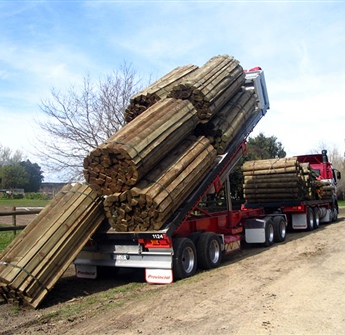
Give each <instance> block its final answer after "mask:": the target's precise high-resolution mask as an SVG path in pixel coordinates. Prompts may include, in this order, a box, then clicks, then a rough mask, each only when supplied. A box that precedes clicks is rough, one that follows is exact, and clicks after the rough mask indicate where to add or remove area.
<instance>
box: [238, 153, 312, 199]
mask: <svg viewBox="0 0 345 335" xmlns="http://www.w3.org/2000/svg"><path fill="white" fill-rule="evenodd" d="M242 171H243V176H244V185H243V195H244V198H245V200H246V201H247V202H248V203H260V202H263V203H265V202H277V200H279V201H285V200H286V201H289V200H307V199H315V193H314V192H313V189H312V181H313V178H314V177H313V172H312V169H311V168H310V166H309V164H308V165H303V164H300V163H299V162H298V161H297V159H296V157H292V158H277V159H267V160H256V161H248V162H245V163H244V164H243V166H242Z"/></svg>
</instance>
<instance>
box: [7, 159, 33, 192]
mask: <svg viewBox="0 0 345 335" xmlns="http://www.w3.org/2000/svg"><path fill="white" fill-rule="evenodd" d="M28 181H29V175H28V173H27V172H26V170H25V168H24V167H23V166H22V165H20V164H13V165H4V166H2V167H1V186H2V187H3V188H7V189H10V190H13V189H14V188H18V187H20V186H21V185H25V184H27V183H28Z"/></svg>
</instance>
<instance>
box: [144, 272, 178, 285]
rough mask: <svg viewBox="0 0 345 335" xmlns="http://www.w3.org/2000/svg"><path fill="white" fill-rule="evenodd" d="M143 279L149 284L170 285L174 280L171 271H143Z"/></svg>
mask: <svg viewBox="0 0 345 335" xmlns="http://www.w3.org/2000/svg"><path fill="white" fill-rule="evenodd" d="M145 279H146V281H147V282H148V283H150V284H171V283H172V282H173V280H174V278H173V271H172V269H145Z"/></svg>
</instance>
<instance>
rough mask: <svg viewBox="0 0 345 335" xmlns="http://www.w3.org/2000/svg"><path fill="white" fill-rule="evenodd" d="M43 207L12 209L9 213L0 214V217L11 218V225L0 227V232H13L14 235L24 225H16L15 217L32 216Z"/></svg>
mask: <svg viewBox="0 0 345 335" xmlns="http://www.w3.org/2000/svg"><path fill="white" fill-rule="evenodd" d="M42 209H43V207H13V208H12V211H10V212H0V216H12V225H9V226H8V227H0V232H2V231H9V230H13V232H14V234H16V231H17V230H21V229H24V228H25V227H26V225H20V226H18V225H17V215H32V214H38V213H40V212H41V210H42Z"/></svg>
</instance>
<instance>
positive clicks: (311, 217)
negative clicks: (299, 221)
mask: <svg viewBox="0 0 345 335" xmlns="http://www.w3.org/2000/svg"><path fill="white" fill-rule="evenodd" d="M313 229H314V214H313V209H312V208H310V207H309V208H308V213H307V230H309V231H311V230H313Z"/></svg>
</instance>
